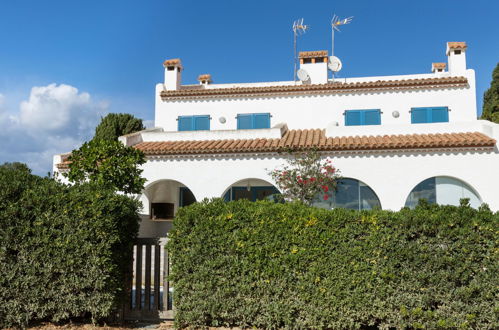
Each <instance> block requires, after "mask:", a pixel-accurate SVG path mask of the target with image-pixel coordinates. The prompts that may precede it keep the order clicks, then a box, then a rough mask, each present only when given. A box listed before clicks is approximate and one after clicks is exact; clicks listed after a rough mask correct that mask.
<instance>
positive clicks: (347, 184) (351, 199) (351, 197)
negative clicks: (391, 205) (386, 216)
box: [313, 179, 381, 210]
mask: <svg viewBox="0 0 499 330" xmlns="http://www.w3.org/2000/svg"><path fill="white" fill-rule="evenodd" d="M327 195H328V198H327V199H324V194H323V193H320V194H318V195H317V198H316V199H315V201H314V203H313V205H314V206H316V207H321V208H326V209H333V208H336V207H341V208H345V209H352V210H371V209H373V208H379V209H381V203H380V201H379V198H378V196H376V193H375V192H374V191H373V190H372V189H371V188H370V187H369V186H367V185H365V184H364V183H362V182H360V181H358V180H355V179H341V180H340V181H338V185H337V189H336V191H335V190H332V191H329V193H328V194H327Z"/></svg>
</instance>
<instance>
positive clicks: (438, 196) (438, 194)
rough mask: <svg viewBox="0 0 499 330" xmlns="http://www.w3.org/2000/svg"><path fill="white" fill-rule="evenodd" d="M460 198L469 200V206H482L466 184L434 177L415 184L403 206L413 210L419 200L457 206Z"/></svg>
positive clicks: (446, 178)
mask: <svg viewBox="0 0 499 330" xmlns="http://www.w3.org/2000/svg"><path fill="white" fill-rule="evenodd" d="M461 198H469V199H470V205H471V206H472V207H474V208H477V207H479V206H480V204H482V201H481V199H480V196H478V194H477V193H476V191H475V190H474V189H473V188H471V187H470V186H469V185H468V184H467V183H465V182H463V181H461V180H459V179H456V178H451V177H447V176H434V177H431V178H429V179H426V180H424V181H422V182H420V183H419V184H417V185H416V186H415V187H414V188H413V189H412V190H411V192H410V193H409V196H407V199H406V201H405V206H406V207H410V208H414V207H415V206H416V205H417V204H418V202H419V200H420V199H426V200H427V201H428V202H429V203H432V204H440V205H455V206H458V205H459V203H460V202H459V201H460V199H461Z"/></svg>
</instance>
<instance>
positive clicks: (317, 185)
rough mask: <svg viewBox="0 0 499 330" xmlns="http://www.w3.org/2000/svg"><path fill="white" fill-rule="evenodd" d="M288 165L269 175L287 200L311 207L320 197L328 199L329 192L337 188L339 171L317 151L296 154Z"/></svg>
mask: <svg viewBox="0 0 499 330" xmlns="http://www.w3.org/2000/svg"><path fill="white" fill-rule="evenodd" d="M287 163H288V164H287V165H285V166H284V167H283V168H282V169H275V170H273V171H271V172H270V173H269V174H270V175H271V176H272V178H273V179H274V181H275V182H276V183H277V186H278V187H279V189H280V190H281V192H282V196H283V197H284V198H285V199H286V200H289V201H300V202H302V203H305V204H307V205H311V204H312V202H313V201H314V200H315V199H316V198H318V196H320V197H321V198H324V200H326V199H328V198H329V194H328V191H329V190H333V189H335V188H336V185H337V181H338V179H339V175H338V171H337V170H336V168H335V167H334V166H333V165H332V164H331V160H329V159H324V160H323V159H321V155H320V154H319V153H318V152H317V151H309V152H305V153H297V154H294V155H293V158H291V159H289V160H288V161H287Z"/></svg>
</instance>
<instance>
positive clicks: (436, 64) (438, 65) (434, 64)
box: [431, 62, 447, 69]
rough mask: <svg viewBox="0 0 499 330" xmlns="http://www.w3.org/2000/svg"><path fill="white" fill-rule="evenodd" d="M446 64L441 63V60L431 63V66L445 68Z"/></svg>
mask: <svg viewBox="0 0 499 330" xmlns="http://www.w3.org/2000/svg"><path fill="white" fill-rule="evenodd" d="M446 66H447V64H446V63H443V62H437V63H432V64H431V67H432V68H434V69H445V67H446Z"/></svg>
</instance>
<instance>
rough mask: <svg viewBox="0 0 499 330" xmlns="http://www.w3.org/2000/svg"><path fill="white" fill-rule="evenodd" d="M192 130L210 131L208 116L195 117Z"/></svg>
mask: <svg viewBox="0 0 499 330" xmlns="http://www.w3.org/2000/svg"><path fill="white" fill-rule="evenodd" d="M194 129H195V130H196V131H202V130H206V131H209V130H210V116H195V117H194Z"/></svg>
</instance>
